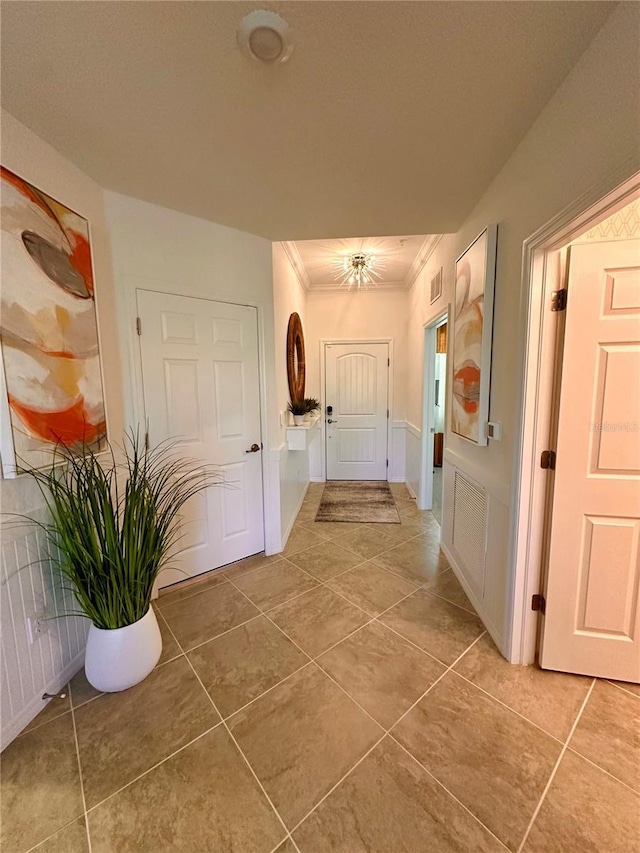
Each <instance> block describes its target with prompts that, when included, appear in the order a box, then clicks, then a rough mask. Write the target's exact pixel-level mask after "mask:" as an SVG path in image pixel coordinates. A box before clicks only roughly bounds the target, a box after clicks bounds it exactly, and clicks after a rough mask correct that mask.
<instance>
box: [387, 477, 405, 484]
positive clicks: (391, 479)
mask: <svg viewBox="0 0 640 853" xmlns="http://www.w3.org/2000/svg"><path fill="white" fill-rule="evenodd" d="M387 483H404V477H389V479H388V480H387Z"/></svg>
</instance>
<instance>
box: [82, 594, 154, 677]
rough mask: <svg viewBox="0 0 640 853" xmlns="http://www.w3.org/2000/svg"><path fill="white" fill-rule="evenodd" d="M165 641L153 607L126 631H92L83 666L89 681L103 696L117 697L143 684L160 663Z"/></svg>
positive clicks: (90, 629) (92, 629)
mask: <svg viewBox="0 0 640 853" xmlns="http://www.w3.org/2000/svg"><path fill="white" fill-rule="evenodd" d="M161 653H162V637H161V636H160V628H159V627H158V620H157V619H156V614H155V612H154V610H153V607H150V608H149V609H148V610H147V612H146V614H145V615H144V616H143V617H142V619H138V621H137V622H134V623H133V625H127V626H126V627H124V628H113V629H111V630H107V629H104V628H96V626H95V625H92V626H91V627H90V628H89V637H88V639H87V651H86V657H85V662H84V669H85V674H86V676H87V681H88V682H89V684H92V685H93V686H94V687H95V688H96V690H100V691H101V692H103V693H117V692H118V691H119V690H126V689H127V688H128V687H133V685H134V684H138V682H140V681H142V680H143V679H144V678H146V677H147V675H149V673H150V672H151V670H152V669H153V668H154V666H155V665H156V664H157V663H158V661H159V660H160V655H161Z"/></svg>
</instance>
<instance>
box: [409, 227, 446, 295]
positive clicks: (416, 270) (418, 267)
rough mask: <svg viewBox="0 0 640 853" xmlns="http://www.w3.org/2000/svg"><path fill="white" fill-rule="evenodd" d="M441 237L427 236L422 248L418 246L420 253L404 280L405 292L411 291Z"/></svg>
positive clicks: (436, 235) (435, 235) (438, 235)
mask: <svg viewBox="0 0 640 853" xmlns="http://www.w3.org/2000/svg"><path fill="white" fill-rule="evenodd" d="M443 237H444V234H428V235H427V236H426V237H425V239H424V243H423V244H422V246H420V251H419V252H418V254H417V255H416V257H415V260H414V262H413V263H412V264H411V268H410V269H409V272H408V273H407V277H406V278H405V280H404V283H405V288H404V289H405V290H411V288H412V287H413V285H414V284H415V283H416V281H417V280H418V276H419V275H420V273H421V272H422V270H423V269H424V268H425V266H426V265H427V262H428V260H429V258H430V257H431V255H433V253H434V252H435V250H436V249H437V247H438V245H439V243H440V241H441V240H442V238H443Z"/></svg>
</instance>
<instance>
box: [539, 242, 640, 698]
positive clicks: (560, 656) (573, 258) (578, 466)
mask: <svg viewBox="0 0 640 853" xmlns="http://www.w3.org/2000/svg"><path fill="white" fill-rule="evenodd" d="M568 282H569V283H568V303H567V315H566V329H565V342H564V356H563V365H562V384H561V391H560V411H559V426H558V440H557V459H556V468H555V475H554V488H553V507H552V522H551V539H550V550H549V568H548V577H547V588H546V596H545V597H546V615H545V616H544V626H543V634H542V649H541V659H540V662H541V665H542V666H543V667H545V668H546V669H559V670H564V671H567V672H577V673H584V674H586V675H596V676H601V677H604V678H614V679H620V680H623V681H635V682H639V681H640V607H639V601H638V596H639V594H640V590H639V585H640V432H639V428H640V427H639V421H640V240H628V241H621V242H613V243H592V244H578V245H574V246H572V247H571V250H570V257H569V280H568Z"/></svg>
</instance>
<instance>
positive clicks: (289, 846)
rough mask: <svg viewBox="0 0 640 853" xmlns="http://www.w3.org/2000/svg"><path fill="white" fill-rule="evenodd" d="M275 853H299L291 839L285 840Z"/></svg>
mask: <svg viewBox="0 0 640 853" xmlns="http://www.w3.org/2000/svg"><path fill="white" fill-rule="evenodd" d="M275 853H298V851H297V850H296V848H295V847H294V846H293V841H291V839H290V838H285V840H284V841H283V842H282V844H281V845H280V846H279V847H278V849H277V850H276V851H275Z"/></svg>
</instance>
